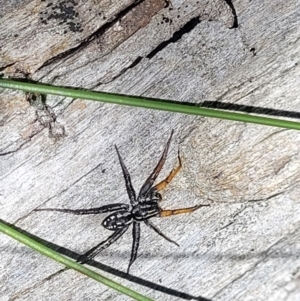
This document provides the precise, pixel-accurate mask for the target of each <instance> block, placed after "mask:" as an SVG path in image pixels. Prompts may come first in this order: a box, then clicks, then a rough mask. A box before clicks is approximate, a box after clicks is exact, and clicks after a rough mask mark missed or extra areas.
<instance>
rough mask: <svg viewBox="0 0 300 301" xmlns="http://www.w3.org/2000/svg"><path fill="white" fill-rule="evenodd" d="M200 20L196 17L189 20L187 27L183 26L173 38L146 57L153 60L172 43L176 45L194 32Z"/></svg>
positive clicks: (162, 43)
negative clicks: (187, 34) (184, 36)
mask: <svg viewBox="0 0 300 301" xmlns="http://www.w3.org/2000/svg"><path fill="white" fill-rule="evenodd" d="M200 22H201V21H200V18H199V17H195V18H193V19H191V20H189V21H188V22H187V23H186V24H185V25H183V26H182V27H181V28H180V29H179V30H177V31H176V32H174V34H173V36H172V37H171V38H170V39H168V40H167V41H163V42H161V43H160V44H159V45H158V46H157V47H156V48H155V49H153V50H152V51H151V52H150V53H149V54H148V55H147V56H146V57H147V58H148V59H152V58H153V57H154V56H155V55H156V54H157V53H158V52H160V51H162V50H163V49H164V48H165V47H167V46H168V45H169V44H171V43H176V42H177V41H179V40H180V39H181V38H182V36H183V35H184V34H186V33H189V32H190V31H192V30H193V29H194V28H195V27H196V26H197V25H198V24H199V23H200Z"/></svg>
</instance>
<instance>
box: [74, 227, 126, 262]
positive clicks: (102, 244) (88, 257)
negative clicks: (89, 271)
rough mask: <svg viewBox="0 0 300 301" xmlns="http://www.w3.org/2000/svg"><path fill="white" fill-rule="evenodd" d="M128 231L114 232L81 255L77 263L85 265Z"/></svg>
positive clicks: (123, 229)
mask: <svg viewBox="0 0 300 301" xmlns="http://www.w3.org/2000/svg"><path fill="white" fill-rule="evenodd" d="M127 229H128V227H124V228H121V229H119V230H117V231H115V232H114V233H113V234H112V235H111V236H109V237H108V238H107V239H106V240H104V241H102V242H100V244H98V245H96V246H95V247H93V248H92V249H90V250H89V251H87V252H86V253H84V254H83V255H81V256H80V257H79V258H78V259H77V261H78V262H80V263H87V262H89V261H90V260H91V259H92V258H94V257H95V256H96V255H97V254H99V253H100V252H101V251H103V250H104V249H106V248H108V247H109V246H110V245H111V244H112V243H114V242H115V241H116V240H118V239H119V238H120V237H121V236H122V235H123V234H124V233H125V232H126V230H127Z"/></svg>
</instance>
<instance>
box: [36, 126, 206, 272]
mask: <svg viewBox="0 0 300 301" xmlns="http://www.w3.org/2000/svg"><path fill="white" fill-rule="evenodd" d="M172 135H173V131H172V132H171V136H170V138H169V140H168V142H167V144H166V146H165V148H164V151H163V154H162V156H161V158H160V160H159V162H158V164H157V165H156V167H155V168H154V170H153V172H152V173H151V175H150V176H149V177H148V179H147V180H146V181H145V183H144V185H143V186H142V188H141V190H140V192H139V195H138V197H136V194H135V191H134V189H133V187H132V184H131V179H130V175H129V172H128V170H127V168H126V166H125V164H124V162H123V160H122V158H121V156H120V153H119V151H118V148H117V147H116V151H117V154H118V157H119V161H120V164H121V167H122V171H123V176H124V179H125V185H126V190H127V194H128V196H129V199H130V205H127V204H123V203H117V204H111V205H105V206H101V207H98V208H89V209H75V210H73V209H56V208H47V209H36V211H59V212H64V213H71V214H76V215H84V214H100V213H106V212H113V213H111V214H110V215H108V216H107V217H106V218H105V219H104V220H103V222H102V226H103V227H104V228H106V229H108V230H111V231H113V234H112V235H111V236H109V237H108V238H107V239H106V240H104V241H102V242H101V243H99V244H98V245H96V246H95V247H93V248H92V249H91V250H89V251H88V252H86V253H84V254H83V255H81V256H80V257H79V258H78V259H77V261H79V262H81V263H87V262H89V261H90V260H91V259H92V258H93V257H95V256H96V255H97V254H98V253H100V252H101V251H102V250H104V249H106V248H107V247H109V246H110V245H111V244H112V243H113V242H115V241H116V240H117V239H118V238H120V237H121V236H122V235H123V234H124V233H125V232H126V230H127V229H128V228H129V226H130V225H131V224H132V226H133V227H132V237H133V243H132V250H131V258H130V262H129V265H128V269H127V273H128V272H129V270H130V267H131V265H132V264H133V262H134V261H135V260H136V257H137V252H138V248H139V243H140V223H142V222H144V223H145V224H146V225H147V226H148V227H150V228H151V229H152V230H154V231H155V232H156V233H157V234H159V235H160V236H162V237H163V238H165V239H166V240H168V241H169V242H172V243H174V244H176V245H177V246H178V244H177V243H176V242H175V241H173V240H171V239H170V238H168V237H167V236H166V235H164V234H163V233H162V232H161V231H160V230H159V229H158V228H156V227H155V226H154V225H153V224H152V223H151V222H150V220H149V219H150V218H152V217H154V216H157V217H165V216H170V215H176V214H181V213H188V212H192V211H195V210H197V209H198V208H200V207H203V206H209V204H202V205H197V206H194V207H189V208H181V209H174V210H163V209H161V207H160V206H159V202H160V201H161V200H162V197H161V195H160V193H159V191H160V190H162V189H164V188H165V187H166V186H167V185H168V184H169V183H170V182H171V180H172V179H173V178H174V177H175V175H176V174H177V173H178V171H179V170H180V168H181V159H180V156H179V153H178V161H179V165H178V166H177V167H176V168H174V169H173V170H172V171H171V172H170V174H169V175H168V177H167V178H166V179H164V180H163V181H161V182H159V183H158V184H156V185H155V186H153V185H154V181H155V180H156V178H157V176H158V174H159V172H160V171H161V169H162V167H163V165H164V163H165V161H166V158H167V154H168V149H169V145H170V142H171V139H172Z"/></svg>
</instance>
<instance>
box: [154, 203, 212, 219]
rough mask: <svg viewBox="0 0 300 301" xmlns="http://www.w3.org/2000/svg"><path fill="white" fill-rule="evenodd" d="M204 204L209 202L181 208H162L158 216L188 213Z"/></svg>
mask: <svg viewBox="0 0 300 301" xmlns="http://www.w3.org/2000/svg"><path fill="white" fill-rule="evenodd" d="M204 206H210V204H202V205H197V206H194V207H188V208H181V209H173V210H162V211H161V212H160V214H159V216H160V217H166V216H171V215H176V214H183V213H190V212H193V211H195V210H197V209H199V208H200V207H204Z"/></svg>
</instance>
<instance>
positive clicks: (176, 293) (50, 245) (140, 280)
mask: <svg viewBox="0 0 300 301" xmlns="http://www.w3.org/2000/svg"><path fill="white" fill-rule="evenodd" d="M0 222H2V223H3V224H5V225H7V226H10V227H12V228H13V229H15V230H17V231H19V232H21V233H22V234H25V235H26V236H28V237H29V238H31V239H34V240H35V241H37V242H39V243H41V244H43V245H45V246H47V247H48V248H49V249H51V250H53V251H56V252H58V253H60V254H62V255H65V256H67V257H70V258H72V259H74V260H77V259H78V258H79V257H80V256H81V255H82V254H78V253H76V252H73V251H71V250H69V249H67V248H64V247H62V246H59V245H57V244H54V243H52V242H49V241H47V240H45V239H42V238H40V237H38V236H36V235H34V234H32V233H30V232H28V231H26V230H23V229H22V228H19V227H17V226H15V225H13V224H10V223H7V222H5V221H3V220H2V219H0ZM89 265H90V266H93V267H95V268H97V269H100V270H102V271H105V272H107V273H110V274H112V275H115V276H118V277H120V278H123V279H126V280H128V281H131V282H134V283H137V284H139V285H142V286H145V287H148V288H151V289H153V290H156V291H160V292H162V293H164V294H168V295H171V296H175V297H178V298H181V299H184V300H198V301H211V300H210V299H207V298H204V297H201V296H193V295H190V294H187V293H185V292H182V291H178V290H175V289H172V288H168V287H166V286H163V285H160V284H157V283H155V282H151V281H148V280H146V279H143V278H140V277H137V276H134V275H131V274H127V273H126V272H123V271H121V270H118V269H116V268H113V267H110V266H108V265H105V264H103V263H101V262H98V261H95V260H91V261H90V262H89Z"/></svg>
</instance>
